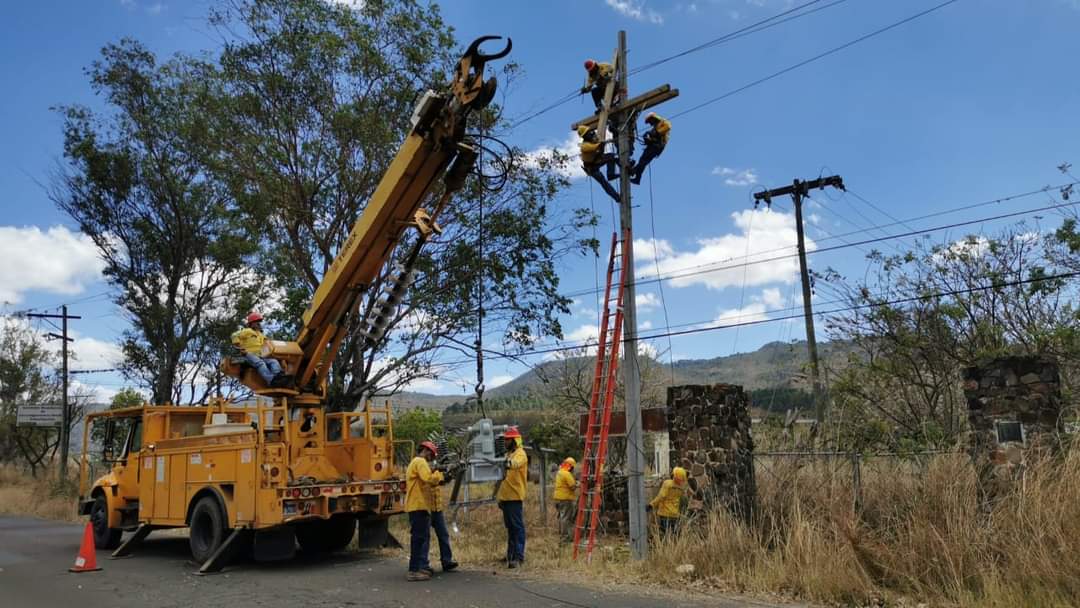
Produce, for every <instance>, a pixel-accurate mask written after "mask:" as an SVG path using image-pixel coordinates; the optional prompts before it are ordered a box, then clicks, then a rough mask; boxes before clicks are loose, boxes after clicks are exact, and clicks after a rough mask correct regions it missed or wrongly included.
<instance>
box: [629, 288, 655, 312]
mask: <svg viewBox="0 0 1080 608" xmlns="http://www.w3.org/2000/svg"><path fill="white" fill-rule="evenodd" d="M634 301H635V302H636V303H637V307H638V310H652V309H654V308H659V307H660V298H659V296H657V295H656V293H655V292H652V291H647V292H645V293H639V294H637V297H635V298H634Z"/></svg>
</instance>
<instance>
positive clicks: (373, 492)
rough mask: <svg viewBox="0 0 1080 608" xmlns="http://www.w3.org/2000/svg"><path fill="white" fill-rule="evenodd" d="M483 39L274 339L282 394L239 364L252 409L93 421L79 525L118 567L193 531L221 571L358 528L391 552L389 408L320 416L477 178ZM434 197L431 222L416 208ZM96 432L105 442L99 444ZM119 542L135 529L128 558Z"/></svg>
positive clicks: (227, 363) (393, 509)
mask: <svg viewBox="0 0 1080 608" xmlns="http://www.w3.org/2000/svg"><path fill="white" fill-rule="evenodd" d="M492 39H498V37H497V36H484V37H481V38H478V39H477V40H475V41H474V42H473V43H472V44H471V45H470V46H469V48H468V49H467V50H466V52H465V54H464V55H463V56H462V58H461V59H460V61H459V62H458V65H457V68H456V70H455V72H454V78H453V81H452V82H451V83H450V84H449V85H448V86H447V88H446V90H444V91H441V92H433V91H428V92H427V93H425V94H424V95H423V97H422V98H421V99H420V101H419V103H418V105H417V107H416V109H415V111H414V112H413V116H412V128H411V131H410V132H409V134H408V136H407V137H406V138H405V141H404V142H403V143H402V145H401V148H400V149H399V150H398V153H397V156H396V157H395V158H394V160H393V161H392V163H391V164H390V167H389V168H388V169H387V171H386V173H385V174H384V175H383V177H382V180H381V181H380V183H379V185H378V187H377V188H376V190H375V192H374V194H373V195H372V197H371V199H370V200H369V201H368V204H367V206H366V208H365V209H364V212H363V213H362V214H361V216H360V218H359V219H358V220H357V222H356V224H355V225H354V226H353V227H352V230H351V232H350V233H349V237H348V239H347V240H346V241H345V243H344V245H343V246H342V247H341V250H340V251H339V252H338V254H337V256H336V258H335V260H334V262H333V264H332V265H331V266H330V268H329V269H328V271H327V272H326V274H325V276H324V277H323V280H322V282H321V284H320V285H319V287H318V289H316V291H315V294H314V296H313V298H312V302H311V304H310V305H309V307H308V309H307V310H306V311H305V313H304V316H303V323H302V327H301V330H300V333H299V335H298V337H297V339H296V340H295V341H275V340H267V341H266V343H265V344H264V346H263V350H262V356H263V357H264V358H265V357H272V358H274V359H276V360H277V361H278V362H279V363H280V364H281V367H282V370H283V373H284V377H285V378H286V379H287V381H286V382H275V384H274V386H268V385H267V384H266V383H265V382H264V381H263V379H262V377H261V376H260V375H259V374H258V373H257V372H256V371H255V370H254V369H253V368H251V367H250V366H248V365H247V364H246V363H245V362H244V360H243V359H242V358H226V359H225V360H224V361H223V362H222V365H221V368H222V370H223V371H224V372H225V373H226V374H228V375H230V376H232V377H234V378H237V379H238V380H239V381H240V382H241V383H242V384H243V385H245V386H246V387H248V388H249V389H251V391H252V392H253V393H254V394H255V395H256V398H255V399H254V400H253V401H252V402H251V403H253V404H252V405H246V406H237V405H235V404H232V403H228V402H226V401H225V400H216V401H212V402H211V403H210V404H209V405H208V406H174V405H145V406H143V407H133V408H126V409H120V410H110V411H106V412H100V413H95V414H91V415H89V416H88V417H87V423H86V430H85V431H84V435H83V452H82V454H83V455H82V463H81V467H80V485H79V493H80V504H79V508H80V513H81V514H83V515H89V516H90V521H91V523H92V524H93V529H94V538H95V541H96V543H97V545H98V546H99V547H102V548H110V549H111V548H116V552H114V555H116V556H120V555H124V554H126V553H128V552H130V551H131V549H132V548H133V547H134V546H135V545H136V544H137V543H139V542H140V541H141V540H142V539H143V538H145V537H146V535H147V534H149V533H150V532H151V531H153V530H157V529H164V528H179V527H189V528H190V544H191V552H192V555H193V557H194V558H195V561H197V562H198V563H200V564H202V567H201V568H200V570H202V571H213V570H217V569H220V568H221V566H222V565H223V564H224V563H225V562H226V561H227V560H228V558H229V557H230V555H232V554H233V553H234V552H236V551H238V550H240V549H243V548H244V547H254V554H255V556H256V558H266V559H280V558H284V557H288V556H291V555H292V554H293V552H294V550H295V547H296V544H297V542H299V545H300V547H301V548H302V549H303V550H305V551H311V552H316V551H332V550H337V549H340V548H343V547H345V546H346V545H347V544H348V543H349V542H350V541H351V540H352V538H353V536H354V534H355V532H356V529H357V523H358V522H359V529H360V537H361V541H360V542H361V544H362V545H365V544H366V545H371V544H379V543H380V542H383V540H384V539H385V538H386V536H387V534H386V518H387V517H389V516H390V515H393V514H395V513H400V512H401V511H402V509H403V499H404V494H405V482H404V481H403V480H401V479H398V478H396V477H395V476H394V460H393V458H394V439H393V424H392V421H391V414H390V408H389V405H387V404H384V406H383V407H382V408H376V407H375V406H374V405H373V404H371V403H370V402H369V403H367V404H365V407H364V408H362V410H360V411H352V412H340V413H326V411H325V408H324V403H325V399H326V385H327V375H328V374H329V372H330V368H331V364H332V363H333V361H334V358H335V357H336V355H337V354H338V351H339V348H340V346H341V343H342V340H343V339H344V338H345V334H346V331H347V328H348V326H349V323H350V320H352V319H353V317H354V316H357V315H359V314H360V306H361V303H362V302H363V301H364V296H365V294H366V293H367V292H368V290H369V289H371V288H372V286H373V285H375V284H376V283H377V282H378V279H379V277H380V275H381V273H382V271H383V270H384V268H386V265H387V264H388V263H389V261H390V260H391V257H392V254H393V252H394V250H395V248H396V246H397V244H398V243H399V242H401V241H402V239H403V238H404V237H405V235H406V231H408V230H416V231H417V238H416V239H415V241H414V244H413V245H412V248H411V249H410V250H409V251H408V252H406V253H405V254H404V255H402V256H400V257H401V259H403V260H404V261H403V262H399V264H398V265H397V266H396V268H395V271H394V272H393V276H392V277H391V279H390V280H389V281H388V283H389V285H388V286H387V287H385V288H384V290H385V291H386V294H385V296H383V297H381V298H379V299H375V298H369V305H368V306H367V307H366V308H367V310H366V311H365V313H364V314H365V315H366V316H365V317H364V318H363V319H360V323H359V324H360V327H361V330H360V331H361V335H362V337H363V338H364V339H365V340H366V341H367V342H368V344H369V346H374V345H376V344H378V343H379V341H380V340H381V339H382V338H383V334H384V332H385V331H386V329H387V324H388V321H389V319H391V318H393V314H394V311H395V309H396V307H397V306H398V304H400V303H401V301H402V299H403V298H404V296H405V293H406V290H407V289H408V286H409V283H410V281H411V279H412V276H413V268H412V267H413V264H415V262H416V260H417V258H418V257H419V254H420V251H421V248H422V247H423V246H424V245H425V243H426V242H427V241H428V240H429V239H430V238H431V237H432V236H434V235H437V234H438V233H439V232H440V231H441V229H440V227H439V225H438V224H437V223H436V219H437V218H438V216H439V214H440V212H441V211H443V209H444V208H445V207H446V205H447V203H448V202H449V201H450V199H451V198H452V197H453V195H454V194H455V193H456V192H457V191H459V190H460V189H461V187H462V186H463V185H464V183H465V179H466V177H467V176H468V174H469V173H470V171H472V170H473V167H474V165H475V164H476V159H477V157H478V155H479V149H478V146H477V145H476V143H475V142H474V141H473V140H472V139H471V137H470V136H469V135H468V133H467V126H468V120H469V117H470V115H471V114H472V113H473V112H476V111H478V110H481V109H483V108H484V107H486V106H487V105H488V103H490V101H491V99H492V98H493V97H494V94H495V88H496V81H495V79H494V78H490V79H488V80H484V64H485V63H486V62H487V61H490V60H492V59H498V58H501V57H504V56H506V55H507V54H508V53H509V52H510V49H511V42H510V40H509V39H507V44H506V47H505V48H504V49H503V50H502V51H500V52H498V53H495V54H484V53H482V52H480V49H479V47H480V44H481V43H482V42H484V41H486V40H492ZM429 198H430V199H432V202H433V206H432V207H431V210H430V211H429V210H428V209H426V208H425V207H424V206H423V204H424V202H425V201H426V200H428V199H429ZM92 428H93V429H103V430H102V433H103V438H104V441H103V442H102V443H103V446H102V454H101V455H102V460H103V461H104V462H105V463H106V465H107V466H108V467H109V470H108V471H107V472H105V474H104V475H102V476H100V477H99V478H97V479H95V480H92V481H91V480H90V479H89V462H88V458H87V457H88V454H89V452H90V450H91V447H90V443H91V442H90V437H91V429H92ZM94 432H95V433H97V432H98V431H94ZM124 531H133V532H134V534H133V535H131V536H130V537H129V538H128V539H127V541H126V542H124V543H123V544H122V545H121V544H120V541H121V537H122V534H123V532H124Z"/></svg>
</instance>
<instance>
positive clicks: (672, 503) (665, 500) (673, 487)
mask: <svg viewBox="0 0 1080 608" xmlns="http://www.w3.org/2000/svg"><path fill="white" fill-rule="evenodd" d="M685 491H686V469H684V468H682V467H675V468H674V469H672V470H671V479H665V480H664V483H662V484H660V491H659V492H657V493H656V498H653V499H652V501H651V502H650V503H649V506H648V508H646V511H653V512H655V513H656V517H657V521H658V522H659V524H660V537H661V538H665V537H667V535H668V534H670V533H671V532H673V531H674V530H675V528H676V526H677V525H678V523H679V507H680V502H681V500H682V497H683V493H684V492H685Z"/></svg>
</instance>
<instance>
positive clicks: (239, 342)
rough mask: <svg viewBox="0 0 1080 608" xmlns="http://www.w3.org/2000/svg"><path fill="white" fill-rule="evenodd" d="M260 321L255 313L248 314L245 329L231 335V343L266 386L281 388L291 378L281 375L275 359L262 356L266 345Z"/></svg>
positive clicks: (278, 364) (260, 316)
mask: <svg viewBox="0 0 1080 608" xmlns="http://www.w3.org/2000/svg"><path fill="white" fill-rule="evenodd" d="M262 320H263V316H262V315H261V314H259V313H257V312H252V313H251V314H249V315H248V316H247V319H246V321H247V327H245V328H243V329H241V330H239V331H237V332H234V333H233V335H232V343H233V346H235V347H237V348H238V349H240V351H241V352H243V353H244V361H247V363H248V365H250V366H251V367H253V368H254V369H255V371H256V372H258V374H259V376H261V377H262V379H263V381H264V382H266V385H267V386H282V385H284V384H287V381H291V378H288V377H286V376H284V375H283V374H282V373H281V363H279V362H278V360H277V359H275V358H273V357H265V358H264V357H263V356H262V347H263V344H265V343H266V335H265V334H263V333H262Z"/></svg>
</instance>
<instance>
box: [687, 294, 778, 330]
mask: <svg viewBox="0 0 1080 608" xmlns="http://www.w3.org/2000/svg"><path fill="white" fill-rule="evenodd" d="M783 304H784V297H783V296H782V295H781V294H780V290H779V289H777V288H775V287H770V288H768V289H764V290H762V292H761V293H760V294H758V295H756V296H753V297H752V298H751V302H750V303H749V304H747V305H745V306H743V307H742V308H729V309H727V310H721V311H720V313H719V314H717V315H716V318H715V319H713V320H712V321H710V322H709V323H706V324H704V325H702V327H721V326H724V325H731V324H734V323H749V322H752V321H763V320H765V319H768V318H769V315H768V313H769V312H770V311H776V310H780V309H781V307H782V306H783Z"/></svg>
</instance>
